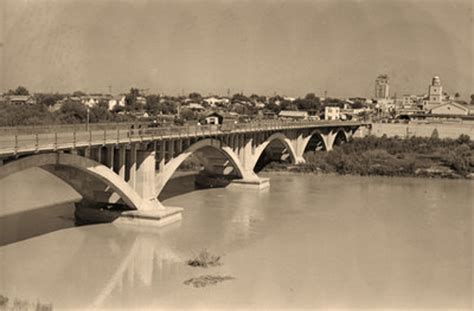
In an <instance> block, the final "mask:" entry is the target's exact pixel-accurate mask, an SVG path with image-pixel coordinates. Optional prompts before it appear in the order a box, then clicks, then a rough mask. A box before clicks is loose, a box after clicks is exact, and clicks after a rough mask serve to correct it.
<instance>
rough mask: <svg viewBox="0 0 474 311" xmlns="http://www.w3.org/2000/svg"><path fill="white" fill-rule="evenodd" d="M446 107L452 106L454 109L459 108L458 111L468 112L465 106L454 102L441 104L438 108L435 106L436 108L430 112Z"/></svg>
mask: <svg viewBox="0 0 474 311" xmlns="http://www.w3.org/2000/svg"><path fill="white" fill-rule="evenodd" d="M447 105H449V106H454V107H456V108H459V109H461V110H464V111H468V110H469V107H467V106H465V105H463V104H460V103H456V102H447V103H443V104H441V105H438V106H436V107H433V108H431V110H435V109H438V108H441V107H443V106H447Z"/></svg>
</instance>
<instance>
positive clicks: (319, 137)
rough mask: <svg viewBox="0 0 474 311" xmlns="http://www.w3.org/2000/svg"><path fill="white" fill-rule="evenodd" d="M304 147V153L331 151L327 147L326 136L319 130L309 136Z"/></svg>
mask: <svg viewBox="0 0 474 311" xmlns="http://www.w3.org/2000/svg"><path fill="white" fill-rule="evenodd" d="M304 146H305V147H304V152H308V151H327V150H329V149H330V148H328V146H327V139H326V137H325V135H324V134H323V133H321V131H319V130H314V131H313V132H311V134H310V135H309V136H307V138H306V141H305V144H304Z"/></svg>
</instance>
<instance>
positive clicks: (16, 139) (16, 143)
mask: <svg viewBox="0 0 474 311" xmlns="http://www.w3.org/2000/svg"><path fill="white" fill-rule="evenodd" d="M13 150H14V151H15V154H17V153H18V134H15V146H14V147H13Z"/></svg>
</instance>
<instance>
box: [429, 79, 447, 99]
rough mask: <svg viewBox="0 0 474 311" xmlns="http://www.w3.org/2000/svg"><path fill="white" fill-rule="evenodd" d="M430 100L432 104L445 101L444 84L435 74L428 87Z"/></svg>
mask: <svg viewBox="0 0 474 311" xmlns="http://www.w3.org/2000/svg"><path fill="white" fill-rule="evenodd" d="M428 101H429V102H430V104H441V103H442V102H443V86H442V85H441V79H440V78H439V77H438V76H434V77H433V79H432V80H431V85H430V86H429V88H428Z"/></svg>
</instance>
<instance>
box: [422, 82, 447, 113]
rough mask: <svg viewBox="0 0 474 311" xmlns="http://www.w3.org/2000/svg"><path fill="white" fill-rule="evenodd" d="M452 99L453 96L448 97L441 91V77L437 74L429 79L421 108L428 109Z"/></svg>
mask: <svg viewBox="0 0 474 311" xmlns="http://www.w3.org/2000/svg"><path fill="white" fill-rule="evenodd" d="M452 100H453V98H452V97H450V96H449V94H447V93H446V92H443V86H442V85H441V79H440V78H439V77H438V76H434V77H433V79H432V80H431V85H430V86H429V87H428V95H427V96H426V97H425V99H424V101H423V109H424V110H426V111H430V110H431V109H433V108H434V107H436V106H439V105H441V104H443V103H446V102H450V101H452Z"/></svg>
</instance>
